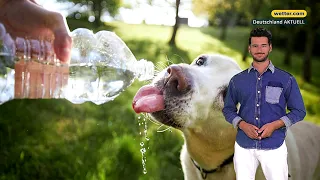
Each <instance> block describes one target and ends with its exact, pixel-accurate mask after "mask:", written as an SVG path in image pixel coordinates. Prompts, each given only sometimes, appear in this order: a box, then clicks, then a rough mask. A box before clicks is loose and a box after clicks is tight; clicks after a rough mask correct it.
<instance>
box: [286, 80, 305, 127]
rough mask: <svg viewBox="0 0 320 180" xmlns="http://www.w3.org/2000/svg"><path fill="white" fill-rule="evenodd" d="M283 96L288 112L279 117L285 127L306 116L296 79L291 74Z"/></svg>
mask: <svg viewBox="0 0 320 180" xmlns="http://www.w3.org/2000/svg"><path fill="white" fill-rule="evenodd" d="M284 95H285V98H286V101H287V109H288V110H289V112H288V113H287V114H286V115H285V116H283V117H281V118H280V119H281V120H282V121H283V122H284V123H285V125H286V127H287V128H288V127H290V126H291V125H293V124H295V123H297V122H298V121H301V120H303V119H304V117H305V116H306V109H305V106H304V102H303V99H302V95H301V92H300V89H299V86H298V83H297V81H296V80H295V78H294V77H293V76H291V77H290V79H289V82H288V85H287V88H286V91H285V94H284Z"/></svg>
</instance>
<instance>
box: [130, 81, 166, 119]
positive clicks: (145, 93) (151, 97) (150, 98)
mask: <svg viewBox="0 0 320 180" xmlns="http://www.w3.org/2000/svg"><path fill="white" fill-rule="evenodd" d="M132 108H133V109H134V111H135V112H136V113H141V112H147V113H152V112H156V111H160V110H163V109H164V99H163V95H162V93H161V91H160V90H159V89H157V88H156V87H153V86H150V85H147V86H143V87H142V88H140V89H139V91H138V92H137V94H136V95H135V96H134V98H133V102H132Z"/></svg>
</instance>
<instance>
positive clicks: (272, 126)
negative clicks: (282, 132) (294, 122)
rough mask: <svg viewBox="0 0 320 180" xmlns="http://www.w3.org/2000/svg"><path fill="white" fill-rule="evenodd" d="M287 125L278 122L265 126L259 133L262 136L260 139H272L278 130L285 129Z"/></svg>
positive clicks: (280, 121)
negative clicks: (274, 132)
mask: <svg viewBox="0 0 320 180" xmlns="http://www.w3.org/2000/svg"><path fill="white" fill-rule="evenodd" d="M284 125H285V124H284V122H283V121H282V120H276V121H273V122H271V123H268V124H265V125H263V126H262V127H261V128H260V129H259V130H258V133H259V134H260V136H259V139H263V138H267V137H270V136H271V135H272V133H273V131H275V130H276V129H279V128H281V127H283V126H284Z"/></svg>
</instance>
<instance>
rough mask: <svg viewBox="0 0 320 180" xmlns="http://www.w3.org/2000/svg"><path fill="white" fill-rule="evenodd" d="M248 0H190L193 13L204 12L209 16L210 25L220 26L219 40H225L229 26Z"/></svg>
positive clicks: (233, 22)
mask: <svg viewBox="0 0 320 180" xmlns="http://www.w3.org/2000/svg"><path fill="white" fill-rule="evenodd" d="M246 1H248V0H225V1H221V0H215V1H212V0H192V2H193V12H194V13H195V14H198V15H200V14H206V15H207V16H208V17H209V22H210V25H218V26H220V27H221V33H220V36H219V39H220V40H225V38H226V37H227V30H228V27H229V26H233V25H235V24H236V21H237V20H238V18H239V15H240V14H243V13H244V11H243V9H246V10H247V8H245V7H246V5H247V2H246Z"/></svg>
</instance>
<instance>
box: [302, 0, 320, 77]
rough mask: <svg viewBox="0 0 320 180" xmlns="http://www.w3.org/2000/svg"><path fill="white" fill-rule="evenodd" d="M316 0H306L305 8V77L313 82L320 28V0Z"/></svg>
mask: <svg viewBox="0 0 320 180" xmlns="http://www.w3.org/2000/svg"><path fill="white" fill-rule="evenodd" d="M315 1H316V0H305V9H306V11H307V13H308V15H307V17H306V20H307V25H306V26H305V33H306V42H305V51H304V58H303V67H302V68H303V69H302V70H303V79H304V80H305V81H306V82H311V75H312V72H311V67H312V61H311V60H312V51H313V48H314V43H315V36H316V32H317V30H320V26H319V24H320V11H319V9H320V2H319V1H318V2H315Z"/></svg>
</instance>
